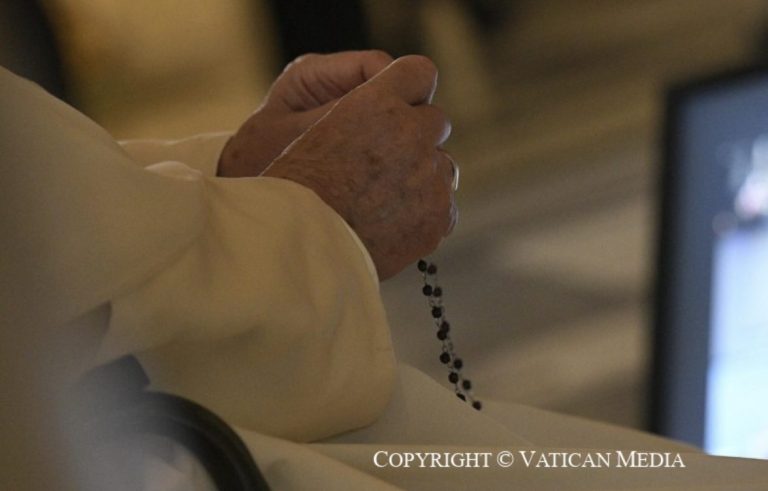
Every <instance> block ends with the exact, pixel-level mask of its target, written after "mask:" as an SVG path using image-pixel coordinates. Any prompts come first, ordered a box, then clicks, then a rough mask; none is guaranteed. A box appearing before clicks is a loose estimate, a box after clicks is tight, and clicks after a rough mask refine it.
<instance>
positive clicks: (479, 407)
mask: <svg viewBox="0 0 768 491" xmlns="http://www.w3.org/2000/svg"><path fill="white" fill-rule="evenodd" d="M472 407H473V408H475V409H477V410H478V411H479V410H481V409H483V403H481V402H480V401H475V402H473V403H472Z"/></svg>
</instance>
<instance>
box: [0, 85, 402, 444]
mask: <svg viewBox="0 0 768 491" xmlns="http://www.w3.org/2000/svg"><path fill="white" fill-rule="evenodd" d="M0 94H1V95H0V97H2V107H3V122H2V139H1V140H0V143H1V144H2V152H3V159H4V165H3V168H2V175H3V176H2V180H3V184H2V188H3V189H2V191H3V196H2V200H3V206H2V211H1V212H0V213H2V224H3V228H4V230H3V235H4V240H3V242H2V251H1V252H2V257H3V263H2V273H3V276H2V302H3V304H2V308H3V313H4V315H6V318H5V321H8V323H9V325H10V326H17V327H18V326H34V329H30V330H29V332H30V336H33V337H34V335H35V333H37V334H40V333H41V332H42V333H43V337H44V336H45V331H46V330H57V331H59V332H61V331H62V330H66V329H67V326H70V325H76V324H77V319H81V318H84V317H87V316H88V315H89V313H90V312H93V311H94V309H97V308H99V307H100V306H104V305H109V306H110V314H109V317H108V324H107V326H106V329H102V330H98V329H97V330H93V329H92V330H89V331H88V333H89V335H90V336H95V339H94V340H91V341H92V342H91V343H90V346H93V349H92V350H90V351H88V350H86V351H85V352H83V353H80V357H81V358H82V360H81V361H82V367H83V368H88V367H90V366H93V365H94V364H97V363H103V362H107V361H110V360H113V359H115V358H117V357H120V356H121V355H124V354H127V353H132V354H135V355H137V356H138V358H139V359H140V361H141V363H142V365H143V366H144V367H145V369H146V370H147V372H148V375H149V377H150V379H151V380H152V384H153V386H154V387H155V388H157V389H160V390H167V391H169V392H173V393H176V394H180V395H183V396H186V397H189V398H191V399H193V400H195V401H197V402H199V403H201V404H203V405H204V406H206V407H208V408H210V409H211V410H213V411H214V412H216V413H218V414H219V415H221V416H222V417H224V418H225V419H226V420H228V421H229V422H230V423H232V424H236V425H238V426H239V427H242V428H247V429H252V430H255V431H259V432H261V433H265V434H269V435H273V436H279V437H283V438H289V439H292V440H299V441H306V440H313V439H317V438H322V437H325V436H329V435H333V434H336V433H339V432H342V431H345V430H350V429H353V428H357V427H361V426H364V425H366V424H369V423H371V422H372V421H374V420H375V419H376V417H377V416H378V415H379V414H380V413H381V411H382V410H383V408H384V406H385V404H386V402H387V400H388V398H389V395H390V389H391V386H392V380H393V377H394V373H393V355H392V349H391V343H390V339H389V330H388V326H387V322H386V317H385V313H384V309H383V306H382V304H381V301H380V298H379V294H378V281H377V279H376V275H375V270H374V268H373V265H372V263H371V261H370V258H369V257H368V256H367V253H366V252H365V249H364V248H363V247H362V245H361V244H360V242H359V240H358V239H357V237H356V236H355V235H354V233H353V232H352V231H351V229H349V227H348V226H347V225H346V223H345V222H344V221H343V220H342V219H341V218H340V217H339V216H338V215H337V214H336V213H335V212H334V211H333V210H332V209H331V208H329V207H328V206H326V205H325V203H324V202H323V201H321V200H320V199H319V198H318V197H317V196H316V195H315V194H314V193H313V192H312V191H310V190H309V189H307V188H304V187H302V186H300V185H297V184H295V183H292V182H289V181H285V180H280V179H271V178H245V179H224V178H215V177H210V176H212V175H213V174H214V173H215V166H216V161H217V160H218V152H219V151H220V150H221V148H222V146H223V144H224V142H225V141H226V135H223V134H220V135H213V136H211V137H205V136H203V137H196V138H194V139H189V140H184V141H180V142H174V143H170V144H163V143H160V142H147V141H145V142H133V143H127V144H125V148H123V147H121V146H120V145H119V144H117V143H116V142H115V141H114V140H113V139H112V137H111V136H110V135H108V134H107V133H106V132H105V131H104V130H103V129H101V128H100V127H98V126H97V125H96V124H94V123H93V122H92V121H90V120H89V119H88V118H86V117H84V116H83V115H81V114H80V113H78V112H77V111H75V110H73V109H72V108H70V107H69V106H67V105H66V104H64V103H62V102H60V101H57V100H55V99H54V98H52V97H50V96H49V95H48V94H46V93H44V92H43V91H42V90H40V89H39V88H38V87H37V86H35V85H33V84H31V83H29V82H26V81H24V80H22V79H20V78H18V77H15V76H14V75H12V74H11V73H10V72H7V71H5V70H0ZM171 156H173V160H168V159H169V158H171ZM137 164H138V165H137ZM9 238H10V240H9ZM96 331H97V332H96ZM94 332H96V334H94ZM6 334H7V332H6ZM80 334H81V332H80V331H77V330H75V329H73V330H72V335H73V336H75V335H80ZM5 340H6V339H3V341H5ZM82 344H83V345H89V343H87V342H85V343H82Z"/></svg>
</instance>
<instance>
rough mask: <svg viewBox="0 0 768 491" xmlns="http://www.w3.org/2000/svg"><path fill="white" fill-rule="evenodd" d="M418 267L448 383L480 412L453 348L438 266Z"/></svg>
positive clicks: (480, 407) (422, 290) (426, 264)
mask: <svg viewBox="0 0 768 491" xmlns="http://www.w3.org/2000/svg"><path fill="white" fill-rule="evenodd" d="M416 266H417V268H418V270H419V271H420V272H421V274H422V279H423V282H424V285H423V287H422V289H421V292H422V293H423V294H424V296H425V297H427V300H428V303H429V307H430V311H431V314H432V319H433V321H434V323H435V327H436V328H437V334H436V335H437V339H438V340H439V341H440V342H441V343H442V351H441V353H440V362H442V363H443V364H444V365H445V366H446V367H448V370H449V373H448V381H449V382H451V383H452V384H453V387H454V392H455V393H456V396H457V397H458V398H459V399H461V400H462V401H465V402H467V403H468V404H470V405H471V406H472V407H473V408H475V409H477V410H478V411H479V410H480V409H482V407H483V404H482V403H481V402H480V401H479V400H477V399H476V398H475V396H474V395H473V393H472V381H471V380H469V379H468V378H466V377H464V374H463V373H462V368H464V361H463V360H462V359H461V358H459V357H458V356H457V355H456V352H455V351H454V348H453V340H452V339H451V324H450V322H448V319H447V318H446V316H445V307H444V306H443V294H444V292H443V289H442V287H441V286H440V285H439V284H438V282H437V265H436V264H435V263H432V262H428V261H425V260H423V259H420V260H419V262H418V263H417V264H416Z"/></svg>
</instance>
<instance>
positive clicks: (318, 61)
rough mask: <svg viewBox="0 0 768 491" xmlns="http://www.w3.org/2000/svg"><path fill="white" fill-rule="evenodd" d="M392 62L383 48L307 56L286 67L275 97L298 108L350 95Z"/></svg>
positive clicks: (313, 105)
mask: <svg viewBox="0 0 768 491" xmlns="http://www.w3.org/2000/svg"><path fill="white" fill-rule="evenodd" d="M391 62H392V57H391V56H389V55H388V54H387V53H385V52H384V51H379V50H368V51H344V52H341V53H333V54H327V55H320V54H307V55H303V56H300V57H299V58H297V59H296V60H295V61H293V62H292V63H291V64H289V65H288V66H287V67H286V68H285V70H284V71H283V74H282V75H281V76H280V80H279V81H278V83H276V86H275V92H276V93H275V96H277V97H280V98H282V99H283V100H284V101H285V102H286V103H287V105H288V106H289V107H291V108H292V109H294V110H297V109H300V110H307V109H311V108H314V107H317V106H320V105H323V104H325V103H327V102H330V101H332V100H335V99H338V98H339V97H342V96H344V95H346V94H347V93H348V92H349V91H351V90H352V89H354V88H355V87H357V86H359V85H360V84H363V83H365V82H366V81H368V80H369V79H371V78H372V77H374V76H375V75H376V74H377V73H379V72H380V71H381V70H383V69H384V68H385V67H387V66H388V65H389V64H390V63H391Z"/></svg>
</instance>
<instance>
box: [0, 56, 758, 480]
mask: <svg viewBox="0 0 768 491" xmlns="http://www.w3.org/2000/svg"><path fill="white" fill-rule="evenodd" d="M0 100H1V101H2V111H3V112H2V124H1V125H0V132H1V133H0V152H1V153H0V155H2V159H3V166H2V181H1V182H2V184H0V196H1V197H0V199H1V200H2V207H1V210H2V211H0V213H1V214H2V215H1V216H2V221H0V225H2V239H1V240H2V242H1V243H0V247H1V248H0V257H2V264H1V265H0V272H1V273H2V277H1V279H0V307H1V308H2V316H3V319H2V326H1V327H2V331H0V332H2V338H1V339H0V344H1V345H2V346H0V356H1V357H0V360H1V361H0V363H1V364H2V366H0V369H1V370H2V377H3V378H2V379H0V380H1V381H2V383H3V398H4V400H3V406H2V408H0V417H2V423H3V427H2V429H3V432H4V434H5V435H6V438H7V439H6V440H5V441H6V442H15V444H17V445H18V448H20V449H24V448H25V446H29V448H30V449H34V448H35V445H37V446H38V447H39V446H40V445H41V442H43V444H44V442H45V441H46V438H50V445H51V446H55V444H56V442H57V441H58V440H57V438H56V435H57V434H58V433H61V432H66V428H57V427H56V421H57V420H56V418H55V414H56V406H55V404H54V403H53V402H50V401H54V400H56V397H54V396H51V397H50V398H48V397H47V396H46V394H49V393H50V394H59V393H61V392H65V391H66V387H68V386H70V385H71V384H72V383H74V382H75V381H76V380H77V379H78V377H79V376H80V375H81V374H82V373H84V372H85V371H86V370H88V369H90V368H92V367H95V366H97V365H99V364H103V363H106V362H109V361H112V360H115V359H117V358H119V357H121V356H123V355H126V354H132V355H135V356H136V357H137V358H138V359H139V361H140V363H141V365H142V366H143V367H144V369H145V370H146V372H147V374H148V375H149V377H150V379H151V383H152V386H153V388H155V389H158V390H163V391H167V392H170V393H174V394H179V395H182V396H184V397H187V398H189V399H192V400H193V401H196V402H198V403H200V404H202V405H204V406H206V407H207V408H209V409H211V410H212V411H214V412H216V413H217V414H218V415H220V416H221V417H222V418H224V419H225V420H226V421H227V422H228V423H229V424H230V425H232V426H233V427H234V428H235V429H236V431H237V432H238V433H239V434H240V436H241V437H242V439H243V440H244V442H245V443H246V445H247V446H248V449H249V450H250V451H251V453H252V455H253V456H254V458H255V460H256V462H257V464H258V465H259V467H260V469H261V470H262V472H263V474H264V475H265V477H266V479H267V481H268V482H269V483H270V485H271V486H272V487H273V488H274V489H278V490H303V489H370V490H378V489H381V490H385V489H386V490H390V489H425V490H429V489H440V490H446V489H449V490H450V489H526V490H545V489H547V490H548V489H553V490H554V489H579V490H580V489H583V490H600V489H626V490H629V489H632V490H640V489H649V490H650V489H654V490H659V489H696V490H702V489H704V490H706V489H768V463H766V462H764V461H757V460H748V459H733V458H716V457H711V456H707V455H704V454H702V453H700V452H699V451H697V450H696V449H693V448H691V447H688V446H685V445H682V444H678V443H675V442H672V441H668V440H664V439H661V438H658V437H655V436H652V435H648V434H643V433H640V432H636V431H632V430H626V429H621V428H617V427H612V426H608V425H604V424H599V423H594V422H589V421H584V420H580V419H578V418H572V417H567V416H561V415H556V414H553V413H549V412H546V411H540V410H536V409H533V408H529V407H525V406H517V405H510V404H504V405H502V404H493V403H487V404H486V407H485V408H484V410H483V411H482V412H477V411H474V410H473V409H471V408H470V407H468V406H467V405H466V404H464V403H462V402H461V401H459V400H458V399H457V398H456V397H455V396H454V395H453V394H452V393H451V392H449V391H447V390H445V389H444V388H442V387H441V386H440V385H439V384H437V383H436V382H434V381H433V380H431V379H430V378H428V377H427V376H426V375H424V374H422V373H420V372H419V371H417V370H415V369H413V368H411V367H408V366H405V365H398V364H397V363H396V361H395V358H394V355H393V351H392V345H391V342H390V334H389V327H388V325H387V319H386V314H385V311H384V307H383V305H382V302H381V298H380V295H379V291H378V279H377V277H376V273H375V269H374V267H373V264H372V262H371V260H370V257H369V256H368V255H367V253H366V251H365V248H364V247H363V245H362V244H361V242H360V241H359V239H358V238H357V237H356V235H355V234H354V232H353V231H352V230H351V229H350V228H349V227H348V226H347V225H346V224H345V222H344V221H343V220H342V219H341V217H339V216H338V215H337V214H336V213H335V212H334V211H333V210H332V209H330V208H329V207H328V206H326V205H325V204H324V203H323V202H322V201H321V200H320V199H319V198H318V197H317V196H316V195H315V194H314V193H313V192H312V191H310V190H309V189H306V188H304V187H302V186H300V185H297V184H295V183H292V182H289V181H285V180H280V179H272V178H260V177H256V178H238V179H226V178H218V177H215V169H216V164H217V160H218V156H219V153H220V151H221V149H222V147H223V145H224V143H225V142H226V139H227V138H228V136H229V135H228V134H226V133H224V134H212V135H203V136H197V137H193V138H189V139H185V140H180V141H172V142H168V141H134V142H124V143H121V144H119V143H117V142H115V141H114V139H113V138H112V137H111V136H110V135H109V134H108V133H107V132H105V131H104V130H103V129H102V128H100V127H99V126H98V125H96V124H95V123H94V122H93V121H91V120H89V119H88V118H86V117H85V116H84V115H82V114H80V113H78V112H77V111H76V110H74V109H72V108H71V107H69V106H67V105H66V104H64V103H62V102H60V101H58V100H56V99H54V98H53V97H51V96H50V95H48V94H47V93H45V92H44V91H43V90H41V89H40V88H38V87H37V86H35V85H33V84H31V83H29V82H27V81H25V80H23V79H20V78H18V77H16V76H14V75H13V74H11V73H9V72H7V71H5V70H2V69H0ZM49 399H50V401H49ZM46 401H49V402H50V403H49V402H46ZM41 418H47V419H48V421H41ZM38 425H41V426H45V427H46V428H47V429H49V430H50V429H52V431H51V433H49V434H42V436H41V435H40V433H41V432H36V431H35V428H37V427H38ZM46 425H47V426H46ZM30 435H32V436H30ZM30 442H32V443H30ZM4 445H10V444H8V443H5V444H4ZM65 450H66V449H65ZM620 450H622V451H626V452H629V451H631V450H636V451H650V452H657V453H663V452H672V453H673V454H677V453H678V452H680V458H681V459H682V461H683V462H684V464H685V468H613V467H612V468H600V469H594V468H592V469H590V468H580V467H577V468H547V467H541V466H535V465H530V466H526V465H525V463H524V462H523V461H524V459H523V458H521V457H522V454H521V453H520V451H525V452H529V451H534V452H537V454H538V455H540V454H547V453H548V452H549V453H551V452H570V453H573V454H576V455H580V456H582V457H583V456H584V455H586V454H588V453H590V452H598V451H605V452H616V451H620ZM502 451H510V452H512V455H515V456H517V460H516V462H515V464H514V465H512V466H511V467H503V466H500V465H497V463H496V461H495V460H491V461H490V462H489V464H490V465H489V466H488V467H473V468H461V467H454V468H442V467H429V466H424V467H421V466H413V465H412V466H411V467H408V468H405V467H402V466H399V467H398V466H396V465H381V464H382V463H384V464H386V462H385V461H384V460H382V459H379V460H377V458H376V457H375V456H376V455H378V456H379V457H381V456H382V455H393V454H398V453H401V452H411V453H413V452H422V453H428V452H431V453H434V452H439V453H441V454H444V453H446V452H448V453H458V454H466V453H473V452H491V453H492V454H493V455H494V456H495V455H496V454H497V453H498V452H502ZM381 452H386V453H381ZM104 453H105V454H109V453H116V454H117V455H119V456H120V459H121V462H123V466H122V467H123V468H124V469H130V470H131V473H130V476H129V477H126V473H122V475H121V473H115V476H114V479H115V480H116V482H115V483H113V484H114V489H119V486H121V485H123V486H124V487H127V488H131V489H147V490H150V489H151V490H171V489H178V490H181V489H184V490H186V489H209V488H210V481H209V480H208V479H207V478H206V476H205V473H204V472H203V471H202V470H201V469H200V467H199V464H197V463H195V462H194V459H192V457H191V456H190V455H189V454H187V453H185V452H184V450H183V449H182V448H181V447H179V446H177V445H176V444H174V443H173V442H170V441H165V440H162V439H154V440H152V439H148V438H146V439H143V440H142V439H136V440H134V441H126V442H123V443H122V444H120V445H117V446H114V447H113V448H105V449H104ZM29 455H36V454H35V453H34V452H31V451H30V453H29ZM529 455H530V454H529ZM30 462H32V460H29V459H25V460H23V461H22V460H21V459H17V461H13V459H12V457H8V458H7V459H6V460H4V461H3V464H6V463H13V464H14V468H15V469H18V473H19V475H23V472H27V471H25V470H24V469H27V468H28V469H29V470H28V472H34V468H33V467H31V466H32V464H31V463H30ZM25 466H26V467H25ZM32 480H33V479H32ZM126 480H127V481H126ZM117 481H120V482H117ZM128 481H129V483H128V484H126V483H127V482H128ZM0 483H2V481H0ZM3 484H4V483H3ZM3 489H10V488H6V487H3Z"/></svg>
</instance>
